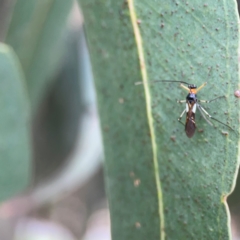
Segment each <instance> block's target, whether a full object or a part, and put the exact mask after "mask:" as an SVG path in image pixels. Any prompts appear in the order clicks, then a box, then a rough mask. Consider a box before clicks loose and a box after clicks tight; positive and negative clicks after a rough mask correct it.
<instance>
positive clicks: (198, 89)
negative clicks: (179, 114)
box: [196, 82, 207, 93]
mask: <svg viewBox="0 0 240 240" xmlns="http://www.w3.org/2000/svg"><path fill="white" fill-rule="evenodd" d="M206 85H207V82H205V83H203V84H202V85H201V86H200V87H199V88H197V89H196V93H197V92H199V91H200V90H201V89H202V88H203V87H205V86H206Z"/></svg>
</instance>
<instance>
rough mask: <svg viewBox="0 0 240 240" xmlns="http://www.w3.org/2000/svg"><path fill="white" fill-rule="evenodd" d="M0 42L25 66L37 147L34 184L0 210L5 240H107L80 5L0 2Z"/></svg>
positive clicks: (98, 137) (99, 150) (93, 98)
mask: <svg viewBox="0 0 240 240" xmlns="http://www.w3.org/2000/svg"><path fill="white" fill-rule="evenodd" d="M0 39H1V41H2V42H4V43H6V44H8V45H10V46H11V47H12V48H13V49H14V51H15V52H16V54H17V56H18V58H19V60H20V63H21V64H22V68H23V72H24V74H25V77H26V82H27V87H28V89H29V92H30V93H29V95H30V96H29V98H30V108H31V114H30V122H31V123H30V125H31V139H32V142H33V146H32V149H33V151H32V153H31V154H32V158H33V163H30V164H31V167H30V169H31V170H30V175H31V176H30V184H28V187H27V189H24V190H23V191H22V190H21V189H20V191H19V193H18V194H17V196H12V197H11V198H10V199H8V200H6V201H4V202H3V204H2V206H1V208H0V233H1V234H0V235H1V236H0V239H1V240H5V239H6V240H10V239H14V240H18V239H19V240H20V239H25V240H30V239H49V240H50V239H64V240H70V239H71V240H73V239H78V240H79V239H82V240H93V239H98V240H109V239H110V220H109V211H108V204H107V200H106V194H105V190H104V180H103V166H102V163H103V149H102V140H101V133H100V128H99V118H98V112H97V106H96V96H95V90H94V83H93V77H92V72H91V65H90V60H89V54H88V50H87V44H86V40H85V35H84V31H83V17H82V14H81V12H80V9H79V6H78V3H77V2H76V1H65V0H64V1H62V0H60V1H52V0H42V1H36V2H35V1H26V0H19V1H15V0H0ZM39 89H40V90H39Z"/></svg>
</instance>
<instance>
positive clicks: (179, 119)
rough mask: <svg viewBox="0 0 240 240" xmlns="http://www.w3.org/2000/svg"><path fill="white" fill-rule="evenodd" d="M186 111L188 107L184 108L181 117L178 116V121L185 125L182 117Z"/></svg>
mask: <svg viewBox="0 0 240 240" xmlns="http://www.w3.org/2000/svg"><path fill="white" fill-rule="evenodd" d="M185 112H186V109H184V110H183V112H182V113H181V115H180V116H179V118H178V121H179V122H180V123H181V124H183V125H184V126H185V124H184V123H183V122H182V121H181V119H182V116H183V114H184V113H185Z"/></svg>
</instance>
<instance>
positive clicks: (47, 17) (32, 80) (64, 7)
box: [6, 0, 73, 108]
mask: <svg viewBox="0 0 240 240" xmlns="http://www.w3.org/2000/svg"><path fill="white" fill-rule="evenodd" d="M72 4H73V1H72V0H68V1H66V0H58V1H56V0H41V1H29V0H18V1H17V2H16V5H15V8H14V11H13V14H12V20H11V23H10V27H9V30H8V33H7V37H6V42H7V43H8V44H9V45H11V46H12V47H13V48H14V50H15V52H16V53H17V55H18V57H19V59H20V62H21V64H22V66H23V70H24V73H25V76H26V79H27V84H28V88H29V92H30V99H31V102H32V106H33V108H36V107H37V106H38V104H39V101H41V99H42V97H43V96H44V94H45V93H46V89H47V87H48V85H49V84H50V81H51V80H52V79H53V78H52V76H53V74H54V73H55V71H56V69H57V67H58V64H59V62H60V59H61V57H62V56H63V53H64V48H63V42H64V41H63V36H64V34H65V33H66V22H67V19H68V14H69V12H70V10H71V7H72Z"/></svg>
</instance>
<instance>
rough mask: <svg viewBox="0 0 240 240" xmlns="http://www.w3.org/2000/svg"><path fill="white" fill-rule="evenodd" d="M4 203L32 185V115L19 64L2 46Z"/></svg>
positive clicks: (0, 191)
mask: <svg viewBox="0 0 240 240" xmlns="http://www.w3.org/2000/svg"><path fill="white" fill-rule="evenodd" d="M0 86H1V87H0V109H1V111H0V164H1V167H0V176H1V180H0V200H1V201H2V200H4V199H7V198H9V197H12V196H13V195H14V194H16V193H18V192H20V191H22V190H23V189H25V188H26V187H27V185H28V184H29V176H30V170H31V169H30V158H31V147H30V124H29V123H30V119H29V117H30V114H29V100H28V97H27V94H26V86H25V81H24V79H23V74H22V71H21V69H20V65H19V62H18V60H17V58H16V56H15V54H14V53H13V52H12V50H11V49H9V48H8V47H7V46H6V45H3V44H0Z"/></svg>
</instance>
